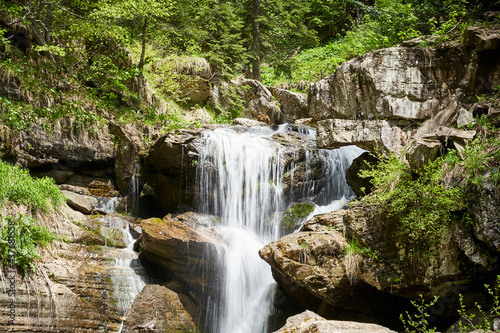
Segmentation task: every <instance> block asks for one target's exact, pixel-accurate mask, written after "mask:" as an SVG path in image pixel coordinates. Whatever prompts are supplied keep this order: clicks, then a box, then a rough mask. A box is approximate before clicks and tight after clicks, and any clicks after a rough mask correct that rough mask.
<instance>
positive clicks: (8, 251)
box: [0, 214, 57, 276]
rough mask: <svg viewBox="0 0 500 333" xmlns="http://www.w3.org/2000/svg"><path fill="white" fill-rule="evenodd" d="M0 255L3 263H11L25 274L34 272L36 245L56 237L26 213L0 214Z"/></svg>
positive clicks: (36, 257)
mask: <svg viewBox="0 0 500 333" xmlns="http://www.w3.org/2000/svg"><path fill="white" fill-rule="evenodd" d="M0 226H1V239H0V257H1V258H2V263H3V264H4V265H11V264H13V265H14V267H15V268H17V269H19V270H20V271H21V272H22V273H23V274H24V275H25V276H26V275H28V274H29V273H33V272H35V270H36V268H35V260H37V259H40V254H39V253H38V250H37V246H47V245H48V244H49V243H51V242H52V241H53V240H57V237H56V236H55V235H54V234H52V233H51V232H50V231H49V229H47V228H46V227H43V226H40V225H39V224H38V222H37V221H36V220H35V219H34V218H32V217H30V216H26V215H22V214H19V216H18V217H14V216H10V215H9V216H7V217H3V216H0Z"/></svg>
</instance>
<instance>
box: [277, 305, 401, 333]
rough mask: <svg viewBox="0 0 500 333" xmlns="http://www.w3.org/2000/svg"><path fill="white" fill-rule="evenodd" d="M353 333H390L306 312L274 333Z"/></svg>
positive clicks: (373, 325) (384, 329)
mask: <svg viewBox="0 0 500 333" xmlns="http://www.w3.org/2000/svg"><path fill="white" fill-rule="evenodd" d="M332 332H342V333H355V332H359V333H361V332H374V333H390V332H393V333H395V331H392V330H390V329H388V328H385V327H383V326H380V325H376V324H366V323H357V322H352V321H338V320H326V319H325V318H323V317H321V316H319V315H317V314H315V313H314V312H311V311H309V310H306V311H304V312H302V313H300V314H298V315H295V316H293V317H290V318H288V319H287V320H286V324H285V326H283V327H282V328H281V329H279V330H277V331H275V333H332Z"/></svg>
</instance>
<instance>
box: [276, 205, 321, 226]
mask: <svg viewBox="0 0 500 333" xmlns="http://www.w3.org/2000/svg"><path fill="white" fill-rule="evenodd" d="M313 211H314V205H313V204H310V203H298V204H294V205H292V206H290V207H289V208H288V209H287V210H285V211H284V212H282V213H280V214H281V228H282V229H283V230H284V231H285V232H286V233H290V232H293V231H294V230H295V229H297V228H298V227H300V226H301V224H302V223H303V222H304V221H305V219H306V218H307V217H308V216H309V214H311V213H312V212H313Z"/></svg>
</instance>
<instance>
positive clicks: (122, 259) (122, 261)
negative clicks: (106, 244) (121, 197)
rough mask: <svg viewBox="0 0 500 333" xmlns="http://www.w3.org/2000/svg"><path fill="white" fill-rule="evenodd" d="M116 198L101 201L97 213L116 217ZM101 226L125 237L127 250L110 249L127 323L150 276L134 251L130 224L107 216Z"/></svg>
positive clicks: (113, 281)
mask: <svg viewBox="0 0 500 333" xmlns="http://www.w3.org/2000/svg"><path fill="white" fill-rule="evenodd" d="M115 204H116V198H100V199H99V205H98V207H96V208H97V209H99V210H101V211H103V212H105V213H106V214H112V213H114V212H115ZM100 223H101V224H102V226H103V227H104V228H109V229H110V230H111V232H114V233H118V234H119V233H121V235H122V241H123V243H124V244H125V246H126V247H125V248H123V249H110V250H112V253H110V255H112V256H113V258H114V261H113V262H111V265H110V268H109V269H108V275H109V277H110V279H111V284H112V287H113V291H112V292H113V295H112V296H113V299H114V300H115V301H116V306H117V309H118V311H119V312H121V315H122V317H123V319H125V317H127V315H128V312H129V310H130V307H131V306H132V303H133V301H134V299H135V297H136V296H137V294H139V292H141V290H142V288H143V287H144V286H145V285H146V282H147V273H146V271H145V269H144V267H143V266H142V265H141V263H140V261H139V257H138V254H137V252H135V251H134V250H133V249H134V242H135V239H134V238H133V236H132V234H131V231H130V223H129V222H127V221H126V220H124V219H122V218H120V217H116V216H113V215H104V216H103V217H102V218H100ZM123 323H124V321H123V320H122V322H121V325H120V328H119V330H118V333H120V332H121V331H122V328H123Z"/></svg>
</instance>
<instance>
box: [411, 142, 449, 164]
mask: <svg viewBox="0 0 500 333" xmlns="http://www.w3.org/2000/svg"><path fill="white" fill-rule="evenodd" d="M440 152H441V142H439V141H436V140H425V139H417V140H413V141H411V142H410V143H409V144H408V146H407V147H406V160H407V161H408V164H409V165H410V168H411V169H412V170H419V169H421V168H422V167H423V166H424V165H426V164H427V163H429V162H432V161H434V160H435V159H436V158H437V157H438V156H439V155H440Z"/></svg>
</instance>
